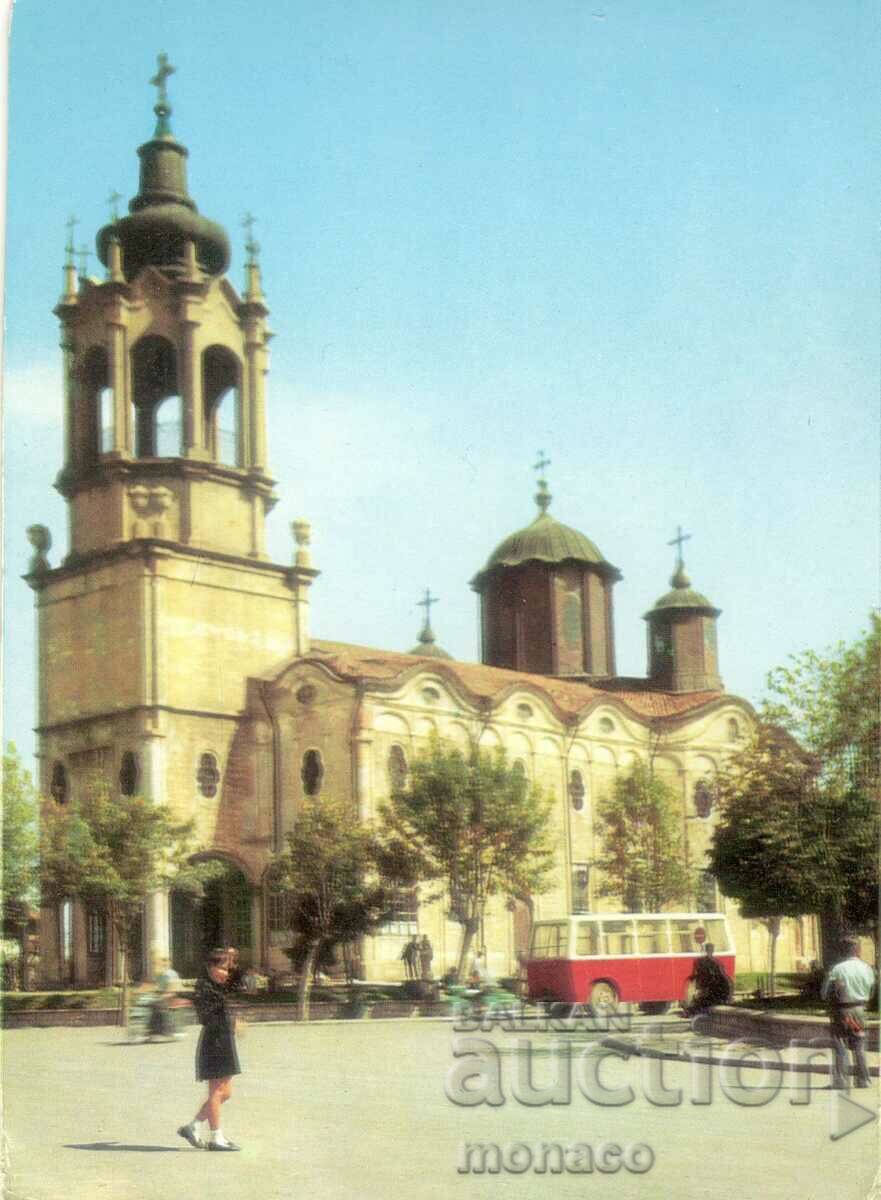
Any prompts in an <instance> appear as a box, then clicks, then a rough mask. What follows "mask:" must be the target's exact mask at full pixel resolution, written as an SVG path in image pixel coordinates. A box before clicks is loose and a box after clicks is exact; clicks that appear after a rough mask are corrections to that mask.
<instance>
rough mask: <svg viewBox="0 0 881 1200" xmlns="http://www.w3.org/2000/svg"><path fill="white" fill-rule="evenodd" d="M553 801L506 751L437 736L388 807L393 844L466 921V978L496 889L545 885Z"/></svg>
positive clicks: (509, 892)
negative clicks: (469, 749) (466, 749)
mask: <svg viewBox="0 0 881 1200" xmlns="http://www.w3.org/2000/svg"><path fill="white" fill-rule="evenodd" d="M550 811H551V802H550V800H549V799H547V798H545V797H544V796H543V794H542V792H541V790H540V789H539V788H538V787H536V786H535V785H534V784H530V783H529V781H528V780H527V779H526V777H525V775H524V774H523V772H522V771H520V770H519V769H517V768H516V767H511V766H509V764H508V762H507V760H506V758H505V755H504V753H503V752H502V751H498V752H496V753H494V754H491V753H488V752H486V751H480V750H475V751H474V752H473V753H472V754H470V755H469V756H468V757H467V758H466V757H465V756H464V755H463V754H462V753H461V752H460V751H459V750H456V749H453V748H450V747H448V746H444V745H443V743H442V742H441V741H440V740H439V739H438V738H434V739H432V742H431V745H430V746H429V748H428V751H427V753H425V754H424V755H422V756H420V757H419V758H417V759H416V760H415V761H414V763H413V767H412V771H411V772H410V775H409V776H408V778H407V780H406V782H405V783H404V785H403V786H401V787H398V788H396V789H395V791H394V792H393V794H392V797H391V800H390V802H389V804H388V806H387V808H386V811H385V818H386V822H387V827H388V829H389V830H390V831H391V833H392V840H391V846H392V847H395V848H396V849H397V851H398V853H399V854H400V855H401V856H402V857H403V858H404V859H405V860H407V859H409V861H410V862H411V863H412V864H413V871H414V873H415V874H416V875H417V876H418V877H419V878H420V879H422V880H425V881H432V880H434V881H438V882H439V883H441V884H442V885H443V888H444V890H445V891H446V894H447V897H448V899H449V905H450V908H449V913H450V917H451V918H452V919H453V920H454V921H456V922H458V924H459V925H461V927H462V939H461V942H460V946H459V957H458V967H457V973H458V976H459V978H460V979H461V978H462V977H463V973H464V970H465V963H466V961H467V958H468V953H469V951H470V948H471V944H472V942H473V940H474V936H475V934H476V933H477V932H478V930H479V929H480V926H481V923H482V921H483V917H484V913H485V910H486V904H487V901H488V900H489V898H490V897H491V896H495V895H505V896H507V897H510V898H516V899H525V898H527V897H529V896H530V895H533V894H535V893H538V892H542V891H545V890H546V889H547V886H548V883H549V876H550V872H551V869H552V866H553V850H552V848H551V845H550V840H549V836H548V822H549V819H550Z"/></svg>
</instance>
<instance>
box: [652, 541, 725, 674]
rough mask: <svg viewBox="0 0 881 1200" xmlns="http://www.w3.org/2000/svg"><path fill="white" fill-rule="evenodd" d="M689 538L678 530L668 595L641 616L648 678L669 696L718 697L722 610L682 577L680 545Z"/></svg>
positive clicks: (686, 578) (682, 564)
mask: <svg viewBox="0 0 881 1200" xmlns="http://www.w3.org/2000/svg"><path fill="white" fill-rule="evenodd" d="M690 537H691V534H689V533H683V532H682V529H681V527H680V528H679V529H678V531H677V534H676V537H675V538H674V539H673V540H672V541H671V542H670V543H669V545H671V546H676V547H677V556H676V570H675V571H674V572H673V574H672V576H671V577H670V586H671V588H672V591H669V592H667V593H666V594H665V595H663V596H661V598H660V599H659V600H657V601H656V602H655V605H654V607H653V608H652V609H651V610H650V611H649V612H647V613H646V614H645V620H646V621H647V623H648V674H649V681H650V682H651V683H652V684H653V685H654V686H655V687H657V688H660V689H662V690H663V691H669V692H721V691H723V690H724V688H723V685H722V680H721V678H720V677H719V650H718V645H717V641H716V620H717V618H718V617H719V614H720V612H721V609H718V608H716V607H714V605H712V604H711V603H710V601H709V600H708V599H707V598H706V596H704V595H702V594H701V593H700V592H696V591H695V590H694V589H693V588H692V586H691V580H690V579H689V577H688V576H687V575H686V573H685V562H684V560H683V558H682V544H683V542H686V541H688V539H689V538H690Z"/></svg>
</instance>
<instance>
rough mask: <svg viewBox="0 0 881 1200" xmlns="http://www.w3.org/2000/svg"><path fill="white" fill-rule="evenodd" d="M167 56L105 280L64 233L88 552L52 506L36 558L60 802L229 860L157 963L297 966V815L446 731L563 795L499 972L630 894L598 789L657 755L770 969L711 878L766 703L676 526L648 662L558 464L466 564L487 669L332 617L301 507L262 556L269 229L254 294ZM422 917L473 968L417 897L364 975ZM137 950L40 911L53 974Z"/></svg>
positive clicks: (51, 784) (70, 909) (749, 945)
mask: <svg viewBox="0 0 881 1200" xmlns="http://www.w3.org/2000/svg"><path fill="white" fill-rule="evenodd" d="M169 73H170V68H168V67H167V64H166V63H165V62H164V60H161V61H160V70H159V72H158V74H157V77H156V79H155V80H154V82H155V83H156V84H157V87H158V89H159V97H158V101H157V104H156V106H155V110H154V111H155V113H156V118H157V122H156V128H155V132H154V134H153V136H152V138H150V140H148V141H147V142H146V143H145V144H144V145H142V146H141V147H140V148H139V150H138V154H139V157H140V186H139V190H138V193H137V195H136V196H135V197H134V199H133V200H132V201H131V203H130V205H129V213H128V215H126V216H124V217H122V218H119V217H116V216H115V215H114V217H113V219H111V221H110V222H109V224H108V225H107V226H105V227H104V228H103V229H102V230H101V231H100V232H99V234H98V237H97V246H98V252H99V257H100V259H101V261H102V263H103V264H104V267H105V275H104V277H103V278H102V279H95V278H91V277H88V276H86V275H85V274H84V273H83V272H78V271H77V269H76V266H75V264H74V255H73V246H72V243H69V246H68V256H67V262H66V264H65V268H64V287H63V291H62V296H61V298H60V300H59V303H58V305H57V307H56V309H55V312H56V315H57V316H58V318H59V321H60V324H61V331H62V352H63V356H64V385H65V394H64V397H63V406H64V422H65V424H64V428H65V439H64V447H65V458H64V463H63V465H62V469H61V472H60V474H59V476H58V480H57V482H56V486H57V487H58V489H59V490H60V491H61V493H62V495H63V496H64V497H65V499H66V501H67V504H68V510H69V548H68V551H67V554H66V556H65V557H64V558H63V560H62V561H61V563H60V565H58V566H55V567H53V566H51V565H50V563H49V560H48V558H47V556H46V550H47V549H48V538H47V537H46V535H45V531H41V527H34V528H33V529H32V530H31V531H29V532H30V533H31V535H32V539H31V540H32V542H33V543H34V546H35V548H36V554H35V556H34V558H33V560H32V562H31V567H30V571H29V574H28V576H27V579H28V582H29V584H30V585H31V587H32V588H33V590H34V593H35V601H36V613H37V625H38V644H39V685H38V686H39V695H38V736H39V763H40V767H39V770H40V787H41V791H42V793H43V794H44V795H46V796H51V797H52V798H53V800H54V801H55V802H57V803H65V802H69V801H70V800H71V799H72V798H74V797H75V796H76V795H77V793H78V791H80V790H81V789H83V788H85V787H88V786H90V782H91V780H93V779H94V777H95V774H96V773H97V774H98V775H100V776H101V777H102V778H103V779H104V780H105V782H106V783H107V785H108V786H110V787H111V788H112V789H118V791H119V792H121V793H124V794H143V795H145V796H147V797H149V798H150V799H152V800H153V801H154V802H156V803H163V804H167V805H168V806H169V807H170V808H171V809H172V811H173V812H174V813H175V814H176V815H177V816H179V817H181V818H187V819H189V818H192V819H194V820H195V822H196V827H197V832H198V839H199V842H200V844H201V846H202V848H203V849H202V853H203V854H204V855H205V856H210V857H216V858H218V859H221V860H222V861H223V862H224V863H225V864H226V867H227V872H226V875H225V878H223V879H221V880H218V881H216V882H214V883H212V884H211V885H210V887H209V888H208V890H207V892H206V896H205V898H204V900H203V901H201V902H199V903H198V904H196V903H194V902H193V900H192V899H190V898H189V897H187V896H186V895H184V894H177V893H175V892H174V891H172V892H171V893H161V894H157V895H155V896H153V897H151V898H150V899H149V901H148V902H147V904H146V906H145V910H144V915H143V923H142V929H141V931H140V935H139V939H138V945H137V946H136V948H135V962H136V968H137V969H136V974H137V973H141V974H151V973H153V972H154V971H155V970H156V965H157V963H158V961H159V960H161V959H162V958H164V957H169V958H171V960H172V962H173V963H174V965H175V966H176V967H177V969H178V970H179V971H180V972H181V973H182V974H183V975H185V976H190V975H192V974H194V973H195V970H196V969H197V966H198V963H199V959H200V956H201V953H202V950H203V948H204V947H205V946H206V945H237V946H238V947H240V949H241V952H242V957H243V959H244V961H245V962H253V963H255V964H256V965H257V966H258V967H259V968H261V969H262V970H265V971H271V972H283V971H284V970H285V969H286V968H288V965H289V963H288V959H287V957H286V955H285V953H284V951H285V948H286V947H288V946H289V945H290V941H291V934H290V932H289V930H288V929H287V926H286V912H285V899H284V895H283V893H280V892H278V891H277V890H276V888H275V887H274V885H273V861H274V857H275V855H277V854H278V853H279V852H280V851H281V850H282V849H283V847H284V835H285V832H286V830H288V829H289V828H290V827H291V825H292V823H293V821H294V819H295V817H296V814H297V811H298V808H299V806H300V805H302V803H303V802H304V801H305V800H306V799H307V798H309V797H319V798H320V796H321V794H322V792H324V793H325V794H330V793H333V794H334V795H341V796H345V797H348V798H350V800H351V804H352V812H353V817H354V816H355V815H357V816H358V817H359V818H360V819H362V820H370V819H372V818H373V817H375V816H376V815H377V812H378V809H379V807H380V805H381V803H382V801H383V800H384V799H386V798H387V796H388V795H389V792H390V790H391V788H392V787H393V786H394V785H395V783H396V782H400V781H401V780H402V779H403V778H405V777H406V772H407V770H408V767H409V764H410V763H411V762H412V760H413V757H414V756H415V755H418V754H419V753H420V751H421V750H422V749H424V748H425V747H426V746H427V744H428V740H429V738H430V737H431V736H432V735H437V736H439V737H441V738H442V739H444V740H445V741H447V742H450V743H452V744H454V745H457V746H459V747H461V748H462V749H463V750H468V749H470V748H473V747H475V746H478V747H481V748H488V749H492V748H496V747H499V748H502V749H504V751H505V752H506V754H507V756H508V758H509V761H511V762H514V763H517V764H519V768H518V769H521V770H522V771H523V772H524V773H525V774H526V775H527V776H528V777H529V779H530V780H533V781H535V782H536V783H537V784H539V785H540V786H541V787H542V789H543V790H544V791H545V792H547V793H548V794H550V795H551V796H552V797H553V801H554V806H553V814H552V823H553V824H552V828H553V833H554V843H555V846H556V847H557V869H556V871H555V876H554V882H553V886H552V888H551V889H550V890H549V891H547V892H546V893H544V894H542V895H540V896H536V897H534V898H532V899H531V901H530V902H529V903H528V904H527V903H526V902H524V901H514V900H509V901H504V900H500V901H499V902H497V903H494V904H492V905H491V906H490V909H489V911H488V913H487V916H486V921H485V927H484V929H483V930H482V931H481V939H482V941H483V943H484V944H485V945H486V949H487V954H488V958H489V965H490V967H491V969H493V970H494V971H495V972H496V973H498V974H501V975H507V974H511V973H513V972H514V971H515V970H516V968H517V963H518V957H519V956H520V955H521V954H522V953H523V952H524V951H525V949H526V947H527V944H528V937H529V927H530V923H531V921H532V920H534V919H535V918H538V917H543V916H557V915H561V914H565V913H571V912H579V911H588V910H596V909H605V910H611V911H614V910H615V908H616V907H618V905H619V904H620V901H619V902H618V904H616V902H615V898H614V897H612V898H610V897H605V896H603V895H602V894H601V886H600V885H601V880H600V878H599V876H598V873H597V869H596V867H595V866H594V864H595V862H596V859H597V857H598V856H599V845H598V824H597V817H596V812H597V803H598V801H599V800H600V799H601V798H602V796H603V795H604V794H606V793H607V792H608V790H609V789H610V788H611V787H612V786H613V784H614V780H615V778H616V776H617V775H618V773H620V772H622V771H628V770H629V769H631V768H632V767H633V765H634V764H636V763H637V762H639V761H642V762H647V763H648V762H650V763H651V765H652V767H653V769H654V770H655V771H656V772H658V773H659V774H661V775H662V776H663V777H664V778H665V779H666V780H668V782H669V783H670V784H671V785H672V786H673V788H674V789H675V792H676V795H677V796H678V797H679V799H680V804H681V820H682V829H683V836H684V841H685V845H686V847H687V854H688V860H689V865H690V866H691V868H692V870H693V875H694V879H695V895H694V896H693V897H692V901H693V906H694V907H695V909H696V910H701V911H708V910H714V909H717V908H722V909H723V910H725V909H727V910H728V911H729V913H730V915H731V918H732V921H733V925H734V928H735V936H736V942H737V953H738V956H739V963H740V966H741V967H742V968H743V969H747V970H750V969H752V970H763V969H765V967H766V952H767V933H766V932H765V931H764V930H763V929H762V928H761V927H760V926H759V925H758V923H755V922H747V921H743V920H741V919H740V918H739V917H738V916H737V914H736V906H734V905H733V904H731V903H729V902H728V901H726V900H725V899H724V898H722V897H720V896H719V895H718V893H717V891H716V888H715V885H714V882H713V880H712V878H711V877H710V876H709V875H708V874H707V873H706V870H705V864H706V852H707V848H708V845H709V839H710V836H711V831H712V828H713V823H714V820H715V814H714V812H713V803H712V797H713V790H712V781H713V776H714V774H715V773H716V771H718V769H719V766H720V764H721V762H722V761H723V759H724V756H725V755H726V753H730V751H731V749H732V748H734V747H736V745H737V744H738V743H739V742H740V741H741V739H743V738H744V737H746V736H748V734H749V731H750V728H751V726H752V724H753V722H754V720H755V717H754V714H753V712H752V709H751V708H750V706H749V705H748V704H747V703H746V702H745V701H743V700H740V699H738V698H737V697H734V696H729V695H728V694H726V693H725V691H724V689H723V686H722V682H721V678H720V674H719V663H718V648H717V642H716V623H717V618H718V616H719V610H718V609H716V608H715V607H714V606H713V605H712V604H711V603H710V602H709V601H708V600H707V599H706V597H704V596H702V595H701V594H700V593H699V592H696V591H694V590H693V589H692V587H691V583H690V581H689V579H688V577H687V575H686V574H685V569H684V565H683V562H682V557H681V541H680V542H679V549H680V555H679V558H678V561H677V565H676V570H675V573H674V575H673V578H672V579H671V588H670V590H669V591H667V592H666V593H665V594H664V595H663V596H662V597H661V599H660V600H658V601H657V603H656V604H655V605H654V606H653V607H652V608H651V609H650V610H649V612H648V613H647V614H646V624H647V633H648V672H647V676H646V677H645V678H641V679H632V678H621V677H619V676H618V675H617V674H616V669H615V638H614V602H613V589H614V586H615V584H616V583H617V582H618V580H620V578H621V574H620V572H619V571H618V569H617V568H616V567H614V566H612V565H611V564H610V563H609V562H607V561H606V560H605V558H604V557H603V556H602V554H601V553H600V552H599V550H598V549H597V547H596V546H595V545H594V544H593V543H592V542H591V541H590V540H589V539H588V538H587V537H585V536H584V535H583V534H582V533H580V532H578V531H577V530H574V529H571V528H569V527H568V526H565V525H563V524H562V523H560V522H559V521H557V520H556V519H555V518H554V517H553V516H551V514H550V511H549V509H550V504H551V498H550V495H549V493H548V490H547V485H546V483H545V482H544V480H541V481H540V482H539V488H538V494H537V496H536V502H537V506H538V511H537V514H536V516H535V519H534V520H533V521H532V522H531V524H529V525H528V526H527V527H526V528H525V529H522V530H519V531H518V532H517V533H514V534H512V535H511V536H510V537H509V538H507V539H505V541H504V542H502V543H501V545H500V546H499V547H497V549H496V550H495V551H494V552H493V554H492V555H491V556H490V558H489V559H488V561H487V563H486V564H485V566H484V567H483V569H482V570H480V571H479V572H478V573H477V575H476V576H475V577H474V579H473V580H472V587H473V588H474V590H475V591H476V592H477V593H478V595H479V597H480V604H481V613H482V619H481V630H482V637H481V641H482V645H481V655H480V657H481V662H480V663H466V662H460V661H456V660H453V659H452V658H450V657H449V655H447V654H446V653H445V652H444V651H443V650H441V649H440V648H439V647H438V646H437V644H436V643H435V641H434V639H433V634H432V632H431V628H430V623H429V621H428V617H427V616H426V624H425V628H424V630H423V633H422V636H421V638H420V642H419V643H418V645H417V646H416V647H414V649H413V650H412V651H411V652H410V653H407V654H403V653H398V652H394V651H384V650H377V649H371V648H366V647H359V646H353V645H350V644H348V643H346V642H345V641H340V642H329V641H319V640H313V639H312V638H311V637H310V627H309V624H310V623H309V598H310V589H311V586H312V583H313V581H314V579H315V577H316V576H317V574H318V572H317V570H316V569H315V568H314V567H313V565H312V562H311V557H310V549H309V540H310V531H309V527H308V525H307V524H306V523H305V522H302V521H298V522H294V523H293V526H292V530H293V534H294V541H295V547H294V549H293V553H292V562H291V564H289V565H285V564H277V563H273V562H271V561H269V559H268V557H267V553H266V548H265V536H264V533H265V521H266V516H267V514H268V513H269V511H270V510H271V508H272V507H273V505H274V504H275V502H276V495H275V487H274V482H273V480H272V478H271V476H270V474H269V468H268V457H269V455H268V447H267V444H266V420H265V403H266V401H265V377H266V374H267V370H268V346H269V341H270V338H271V333H270V330H269V327H268V325H267V317H268V308H267V305H266V301H265V297H264V295H263V292H262V285H261V278H260V268H259V264H258V261H257V247H256V245H255V244H254V243H253V241H252V240H250V239H249V241H248V245H247V247H246V249H247V262H246V267H245V271H246V284H245V287H244V289H243V291H242V292H241V293H240V292H238V291H237V290H236V289H235V288H234V287H233V285H232V284H231V282H230V281H229V279H228V278H227V276H226V270H227V267H228V264H229V244H228V241H227V237H226V234H225V232H224V231H223V229H221V228H220V227H219V226H217V225H216V224H214V223H213V222H211V221H209V220H207V219H206V218H204V217H203V216H201V215H200V213H199V212H198V209H197V208H196V205H195V203H194V201H193V200H192V198H191V197H190V195H189V192H188V187H187V179H186V161H187V155H188V152H187V150H186V148H185V147H184V146H183V145H182V144H181V143H180V142H178V141H177V139H176V138H175V137H174V135H173V133H172V132H171V122H170V117H171V106H170V104H169V103H168V98H167V95H166V89H165V82H166V77H167V75H168V74H169ZM542 465H546V464H542ZM330 585H331V586H332V581H330ZM343 632H344V631H343ZM417 931H418V932H419V933H420V934H422V933H427V934H428V936H429V938H430V940H431V942H432V944H433V946H434V950H435V959H434V967H435V970H436V971H442V970H444V969H446V968H447V967H449V966H451V965H453V964H454V963H455V960H456V955H457V947H458V940H459V927H458V926H457V925H455V924H453V923H451V922H450V921H449V920H448V919H447V909H446V906H445V905H444V904H443V903H442V902H440V901H434V902H430V903H428V902H425V900H424V898H423V901H422V903H420V897H419V894H418V889H417V890H416V892H414V893H413V894H408V895H406V896H402V897H401V899H400V903H399V905H398V908H397V909H396V911H395V912H394V913H393V914H392V919H391V920H390V921H389V922H388V924H387V925H386V926H384V927H383V929H382V930H381V931H380V932H379V933H378V934H377V935H376V936H375V937H372V938H369V939H366V940H365V944H364V946H363V948H362V953H361V961H362V965H363V969H364V973H365V974H366V975H367V977H369V978H375V979H391V978H401V977H402V975H403V964H402V962H401V960H400V953H401V949H402V947H403V945H404V943H405V942H406V941H407V940H409V938H410V937H411V936H412V934H413V933H415V932H417ZM779 945H780V949H779V951H778V962H781V963H782V965H784V966H787V965H788V966H793V965H796V964H797V963H798V962H799V960H804V961H807V960H809V959H811V958H813V957H816V954H817V947H816V933H815V930H814V928H813V923H812V922H811V921H809V920H807V919H805V920H803V921H798V922H797V921H789V922H786V923H785V925H784V930H783V933H782V934H781V938H780V943H779ZM117 949H118V948H117V947H116V946H115V945H114V941H113V932H112V930H111V929H110V928H109V927H108V923H107V921H106V919H105V917H104V914H103V913H102V912H101V911H100V910H90V909H88V908H86V907H85V906H84V905H83V904H82V903H81V902H80V901H79V900H77V899H76V898H71V899H70V900H68V901H65V902H63V903H62V904H60V905H52V906H47V907H46V908H44V910H43V913H42V921H41V971H42V976H43V982H44V983H46V984H58V983H71V982H72V983H76V984H88V983H94V984H98V983H104V982H107V981H110V980H111V979H112V978H113V976H114V972H115V967H116V962H117Z"/></svg>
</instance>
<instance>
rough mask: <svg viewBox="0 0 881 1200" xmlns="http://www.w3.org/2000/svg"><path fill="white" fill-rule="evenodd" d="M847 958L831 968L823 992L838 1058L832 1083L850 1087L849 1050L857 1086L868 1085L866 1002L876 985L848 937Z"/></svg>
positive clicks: (844, 944)
mask: <svg viewBox="0 0 881 1200" xmlns="http://www.w3.org/2000/svg"><path fill="white" fill-rule="evenodd" d="M842 950H843V951H844V958H842V960H841V961H840V962H838V963H836V964H835V966H834V967H833V968H832V969H831V970H830V971H829V974H828V975H827V976H826V979H825V980H824V982H823V989H822V996H823V999H824V1000H828V1001H829V1032H830V1033H831V1035H832V1046H833V1049H834V1051H835V1061H834V1063H833V1065H832V1087H833V1088H835V1089H836V1090H837V1091H847V1089H848V1086H849V1078H848V1061H847V1052H848V1050H850V1052H851V1055H852V1056H853V1065H854V1071H855V1073H856V1077H857V1081H856V1086H857V1087H858V1088H866V1087H869V1083H870V1080H869V1067H868V1064H867V1062H866V1004H867V1003H868V1001H869V997H870V996H871V995H872V989H873V988H874V986H875V972H874V971H873V970H872V968H871V967H870V966H869V964H868V963H864V962H863V960H862V959H861V958H860V944H859V942H857V941H855V940H854V939H852V938H848V939H847V941H845V942H844V943H843V945H842Z"/></svg>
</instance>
